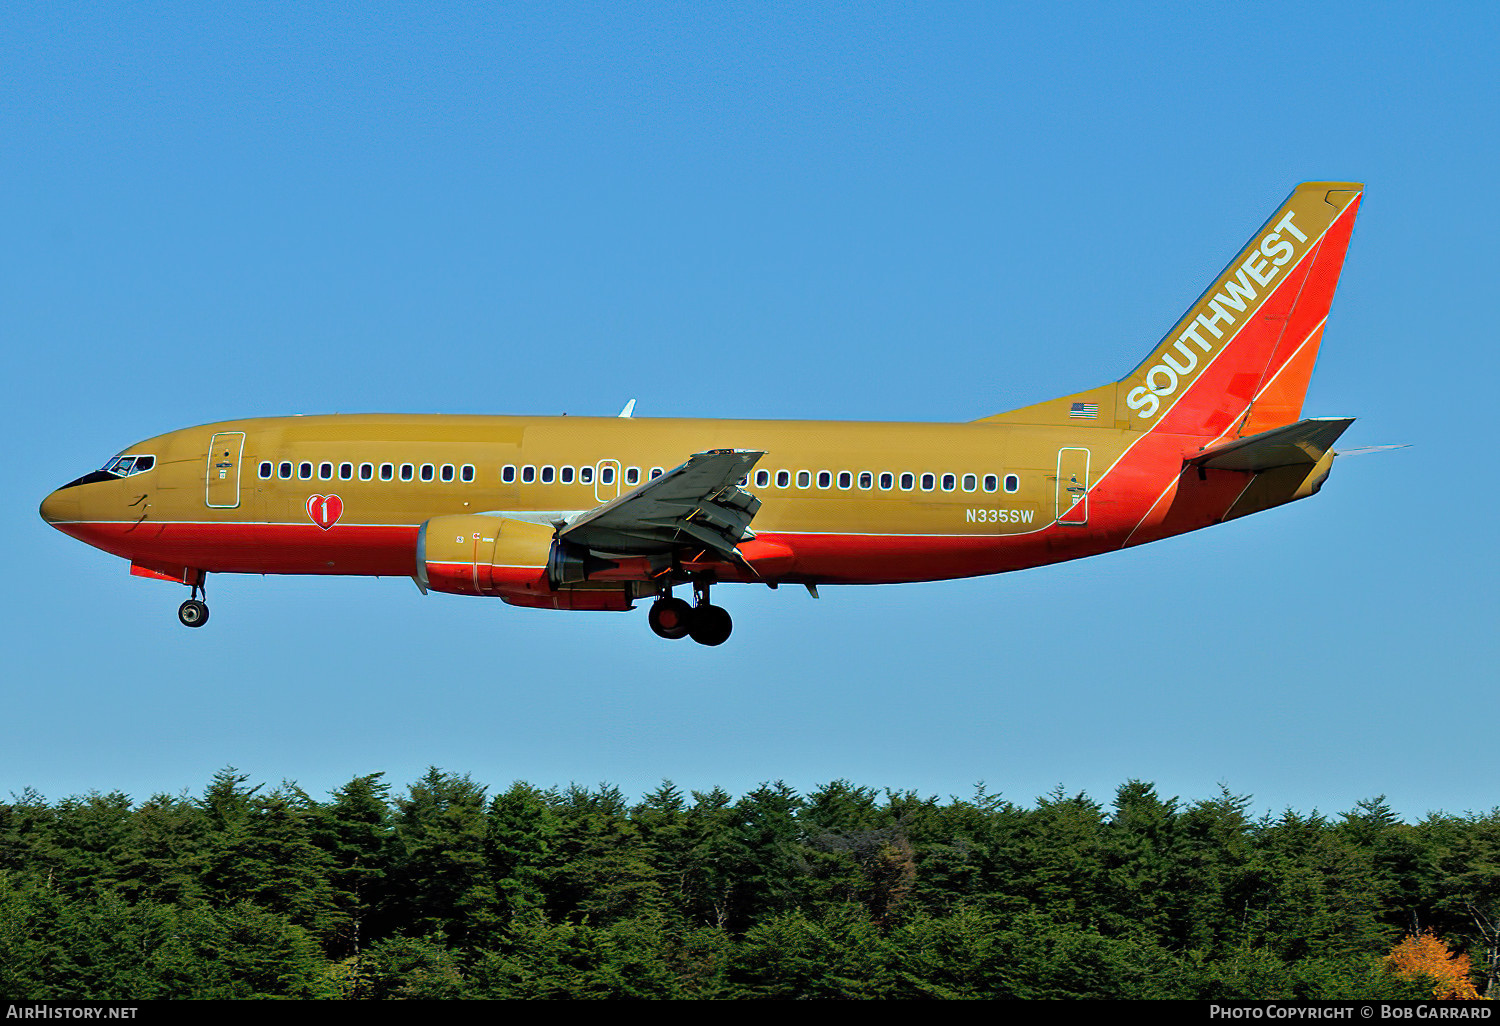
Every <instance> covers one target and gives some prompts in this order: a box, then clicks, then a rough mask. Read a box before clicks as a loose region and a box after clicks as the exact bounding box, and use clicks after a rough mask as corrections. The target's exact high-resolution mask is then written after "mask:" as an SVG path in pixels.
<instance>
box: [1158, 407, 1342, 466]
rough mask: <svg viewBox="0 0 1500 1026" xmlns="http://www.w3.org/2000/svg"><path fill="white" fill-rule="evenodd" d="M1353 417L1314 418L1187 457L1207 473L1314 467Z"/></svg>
mask: <svg viewBox="0 0 1500 1026" xmlns="http://www.w3.org/2000/svg"><path fill="white" fill-rule="evenodd" d="M1353 423H1354V418H1353V417H1318V418H1315V419H1312V420H1299V421H1298V422H1297V423H1295V424H1287V425H1286V426H1284V427H1278V428H1272V429H1271V430H1269V431H1262V432H1261V433H1260V434H1258V435H1249V436H1247V437H1245V438H1236V439H1234V440H1233V441H1230V442H1223V443H1221V444H1219V445H1214V446H1210V447H1209V448H1207V449H1204V450H1203V451H1202V452H1199V453H1197V454H1196V455H1193V456H1190V457H1188V460H1187V462H1188V463H1189V464H1191V465H1192V466H1196V467H1201V468H1204V469H1208V470H1271V469H1274V468H1275V467H1290V466H1294V465H1296V464H1299V463H1308V464H1312V463H1317V462H1318V461H1319V460H1321V459H1322V458H1323V457H1324V455H1326V454H1327V452H1328V450H1329V449H1332V448H1333V443H1334V442H1336V441H1338V438H1339V435H1341V434H1343V433H1344V429H1345V428H1347V427H1348V426H1349V425H1350V424H1353Z"/></svg>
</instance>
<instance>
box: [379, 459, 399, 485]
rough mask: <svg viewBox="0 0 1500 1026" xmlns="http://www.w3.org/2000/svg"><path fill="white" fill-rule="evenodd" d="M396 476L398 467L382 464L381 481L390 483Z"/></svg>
mask: <svg viewBox="0 0 1500 1026" xmlns="http://www.w3.org/2000/svg"><path fill="white" fill-rule="evenodd" d="M395 476H396V465H395V464H394V463H382V464H381V465H380V480H382V481H389V480H391V479H392V478H394V477H395Z"/></svg>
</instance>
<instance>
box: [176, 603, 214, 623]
mask: <svg viewBox="0 0 1500 1026" xmlns="http://www.w3.org/2000/svg"><path fill="white" fill-rule="evenodd" d="M177 619H178V620H179V621H181V623H182V625H183V626H184V627H202V626H203V625H204V624H206V623H208V606H206V605H205V604H203V603H202V602H199V601H198V600H197V599H188V600H187V601H186V602H184V603H183V604H182V605H180V606H178V607H177Z"/></svg>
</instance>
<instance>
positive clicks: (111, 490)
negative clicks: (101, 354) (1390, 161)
mask: <svg viewBox="0 0 1500 1026" xmlns="http://www.w3.org/2000/svg"><path fill="white" fill-rule="evenodd" d="M1363 188H1364V187H1363V185H1361V184H1359V183H1353V182H1307V183H1303V184H1301V185H1298V186H1297V187H1296V188H1295V189H1294V190H1293V191H1292V193H1291V195H1290V196H1289V197H1288V198H1287V199H1286V201H1285V202H1284V203H1283V204H1282V205H1281V206H1280V207H1279V208H1278V209H1277V210H1276V212H1275V213H1274V214H1272V215H1271V218H1270V220H1268V221H1267V222H1266V223H1265V224H1264V225H1263V226H1262V227H1261V228H1260V229H1259V230H1258V231H1257V232H1256V233H1255V234H1254V235H1253V236H1251V238H1250V240H1249V242H1248V243H1247V244H1246V245H1245V247H1244V248H1243V249H1242V250H1241V251H1240V252H1239V253H1238V254H1237V255H1236V256H1235V258H1234V259H1233V261H1231V262H1230V264H1229V266H1228V267H1226V268H1225V270H1224V271H1223V272H1222V273H1221V274H1220V275H1219V276H1218V278H1217V279H1216V280H1215V281H1214V282H1213V284H1211V285H1210V286H1209V287H1208V289H1207V290H1206V291H1205V292H1204V293H1203V294H1202V296H1200V297H1199V298H1198V300H1197V301H1196V302H1194V303H1193V304H1192V306H1190V307H1189V308H1188V310H1187V312H1186V313H1184V314H1183V315H1182V317H1181V318H1180V319H1179V320H1178V321H1177V323H1176V324H1175V325H1174V326H1173V328H1172V330H1171V331H1169V332H1168V333H1167V335H1166V337H1165V338H1163V339H1162V340H1161V342H1160V343H1159V344H1158V345H1157V346H1156V347H1155V348H1154V349H1153V350H1152V351H1151V353H1150V354H1149V355H1148V356H1147V357H1146V358H1145V359H1144V360H1142V361H1141V363H1140V364H1139V365H1138V366H1137V367H1136V368H1135V369H1134V370H1132V371H1130V373H1128V374H1126V375H1125V376H1124V377H1122V378H1120V379H1119V380H1117V381H1111V382H1108V383H1106V384H1103V385H1098V386H1096V387H1093V388H1088V389H1085V390H1084V391H1081V392H1076V393H1073V394H1071V395H1065V396H1062V397H1060V398H1057V399H1051V400H1048V401H1046V402H1041V403H1037V404H1035V405H1031V406H1027V407H1024V408H1021V409H1017V410H1012V411H1010V412H1007V413H1000V414H996V415H993V416H987V417H983V418H981V419H978V420H975V421H971V422H967V423H865V422H823V421H754V420H707V419H691V420H690V419H669V418H641V417H636V416H634V405H635V400H631V401H630V403H629V404H628V405H627V406H626V408H625V409H624V410H623V411H621V414H620V415H619V416H616V417H577V416H573V417H569V416H559V417H504V416H449V415H329V416H295V417H271V418H256V419H245V420H232V421H224V422H221V423H215V424H207V425H203V426H200V427H192V428H186V429H183V430H179V431H173V432H169V433H167V434H164V435H159V436H157V437H155V438H150V439H147V440H146V441H143V442H140V443H139V444H137V445H132V446H129V447H128V448H126V449H124V450H122V451H121V452H120V453H119V454H118V455H116V456H114V457H113V458H111V459H110V460H108V461H107V462H106V463H105V464H104V466H103V467H102V468H101V469H99V470H96V471H94V472H92V473H89V474H85V475H84V476H82V477H80V478H78V479H77V480H75V481H72V482H69V483H68V484H66V485H64V486H63V487H61V488H59V489H58V490H57V491H55V492H53V493H52V494H51V495H49V496H48V497H47V498H46V499H45V500H44V501H43V503H42V505H41V511H40V512H41V515H42V518H43V519H44V520H46V521H47V522H48V523H50V524H51V525H52V526H54V527H56V528H57V529H58V530H60V531H62V532H63V533H65V534H68V535H71V536H72V537H74V538H77V539H79V540H81V541H84V542H87V543H88V544H90V545H93V546H95V547H97V548H100V549H102V550H104V551H105V552H109V553H113V554H114V555H117V556H120V557H122V558H124V559H127V560H129V561H130V572H131V573H132V574H135V575H138V576H141V577H147V578H155V579H158V580H164V581H172V582H175V583H178V584H181V585H186V586H188V587H190V588H191V589H192V591H191V597H190V598H188V599H187V600H186V601H185V602H183V603H182V605H181V606H180V607H179V609H178V619H179V620H180V622H181V623H182V624H184V625H185V626H188V627H202V626H203V625H204V624H205V623H206V622H207V620H208V606H207V604H206V602H205V597H206V587H205V586H206V580H207V577H208V575H209V574H211V573H215V574H217V573H230V574H236V573H237V574H357V575H374V576H399V577H411V578H412V579H413V580H414V581H415V582H416V585H417V587H418V588H419V589H420V590H421V591H422V593H423V594H424V595H425V594H427V593H428V592H432V591H436V592H444V593H449V594H456V595H483V596H493V597H498V598H500V599H501V600H502V601H504V602H507V603H510V604H511V605H515V606H526V607H534V608H545V609H575V610H628V609H631V608H633V607H634V605H635V603H636V602H637V601H643V600H649V601H650V603H651V605H650V609H649V613H648V616H647V620H648V623H649V626H650V628H651V630H652V631H654V632H655V633H656V634H657V635H659V636H660V637H663V638H668V639H679V638H684V637H691V638H692V639H693V640H694V641H696V642H698V643H700V644H703V645H719V644H722V643H723V642H724V641H726V640H727V639H728V638H729V636H730V633H731V631H732V629H733V627H732V621H731V618H730V615H729V613H728V612H727V611H725V610H724V609H723V608H722V607H721V606H718V605H715V604H714V603H713V602H712V601H711V599H710V593H711V589H712V588H713V587H714V586H715V585H718V584H727V583H749V584H764V585H768V586H770V587H771V588H777V587H778V586H780V585H782V584H790V585H801V586H804V587H805V588H806V589H807V590H808V591H809V592H810V593H811V594H812V595H813V597H817V595H818V590H817V589H818V588H819V587H820V586H825V585H835V584H893V583H904V582H914V581H936V580H947V579H954V578H965V577H977V576H982V575H988V574H998V573H1005V572H1007V571H1012V570H1021V569H1024V568H1028V567H1035V566H1040V565H1044V564H1050V563H1057V562H1061V561H1064V560H1071V559H1079V558H1082V557H1085V556H1092V555H1097V554H1099V553H1103V552H1108V551H1112V550H1115V549H1120V548H1124V547H1127V546H1133V545H1142V544H1145V543H1147V542H1152V541H1157V540H1159V539H1162V538H1167V537H1170V536H1172V535H1177V534H1181V533H1183V532H1186V531H1193V530H1197V529H1199V528H1203V527H1208V526H1211V525H1213V524H1218V523H1222V522H1224V521H1226V520H1233V519H1235V518H1237V517H1242V516H1246V515H1248V514H1251V513H1258V512H1260V511H1262V510H1266V509H1270V508H1272V507H1274V506H1279V505H1282V504H1284V503H1288V502H1293V501H1296V500H1298V499H1303V498H1306V497H1308V496H1310V495H1312V494H1314V493H1316V492H1317V491H1318V490H1319V488H1321V487H1322V485H1323V482H1324V480H1325V479H1326V478H1327V476H1328V473H1329V470H1330V468H1331V466H1332V464H1333V460H1334V458H1335V456H1336V455H1337V454H1336V453H1335V451H1334V449H1333V445H1334V443H1335V442H1336V441H1337V440H1338V438H1339V436H1340V435H1341V434H1342V433H1343V432H1344V430H1345V429H1346V428H1348V426H1349V425H1350V424H1351V423H1353V420H1352V418H1346V417H1343V418H1311V419H1304V418H1303V417H1302V404H1303V398H1304V396H1305V394H1306V391H1307V386H1308V380H1309V378H1310V376H1311V374H1312V371H1313V365H1314V363H1315V361H1316V359H1317V356H1318V348H1319V344H1320V342H1321V340H1322V337H1323V329H1324V325H1325V323H1326V321H1327V318H1328V311H1329V306H1330V304H1331V302H1332V300H1333V293H1334V289H1335V286H1336V285H1337V283H1338V277H1339V273H1340V270H1341V269H1342V266H1343V262H1344V255H1345V252H1346V250H1347V248H1348V244H1349V238H1350V234H1351V232H1352V230H1353V227H1354V218H1355V215H1356V213H1357V211H1358V209H1359V203H1360V198H1361V196H1362V194H1363ZM752 525H753V526H752ZM680 586H682V587H687V588H690V589H691V593H692V596H693V601H692V602H688V601H686V600H685V599H683V598H679V597H677V596H676V595H674V593H673V592H674V589H675V588H677V587H680Z"/></svg>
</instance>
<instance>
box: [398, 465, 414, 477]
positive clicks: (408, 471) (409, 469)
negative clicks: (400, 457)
mask: <svg viewBox="0 0 1500 1026" xmlns="http://www.w3.org/2000/svg"><path fill="white" fill-rule="evenodd" d="M415 470H416V468H415V467H413V466H412V465H411V464H410V463H403V464H401V480H403V481H410V480H411V479H412V477H413V476H414V472H415Z"/></svg>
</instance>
